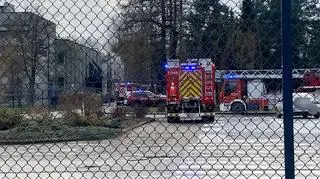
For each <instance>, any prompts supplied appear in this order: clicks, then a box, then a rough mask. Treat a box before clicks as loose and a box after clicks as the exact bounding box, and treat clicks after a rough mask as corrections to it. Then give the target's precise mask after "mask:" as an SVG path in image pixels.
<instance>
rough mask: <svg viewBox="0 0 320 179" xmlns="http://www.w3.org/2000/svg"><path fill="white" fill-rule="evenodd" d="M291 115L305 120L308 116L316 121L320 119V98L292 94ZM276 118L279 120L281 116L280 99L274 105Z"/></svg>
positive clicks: (311, 95) (302, 93) (306, 94)
mask: <svg viewBox="0 0 320 179" xmlns="http://www.w3.org/2000/svg"><path fill="white" fill-rule="evenodd" d="M292 98H293V115H294V116H303V118H307V117H308V116H313V117H314V118H316V119H318V118H319V117H320V99H319V98H320V96H319V95H318V96H315V95H314V94H311V93H305V92H298V93H293V97H292ZM276 110H277V117H278V118H281V117H282V116H283V101H282V99H280V100H279V101H278V102H277V104H276Z"/></svg>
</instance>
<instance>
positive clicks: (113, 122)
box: [104, 118, 122, 128]
mask: <svg viewBox="0 0 320 179" xmlns="http://www.w3.org/2000/svg"><path fill="white" fill-rule="evenodd" d="M121 119H122V118H116V119H110V120H107V121H105V123H104V127H109V128H120V126H121V122H120V120H121Z"/></svg>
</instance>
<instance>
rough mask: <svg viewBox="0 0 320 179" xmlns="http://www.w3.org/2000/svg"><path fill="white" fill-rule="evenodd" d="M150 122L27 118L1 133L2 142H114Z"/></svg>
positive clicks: (115, 119)
mask: <svg viewBox="0 0 320 179" xmlns="http://www.w3.org/2000/svg"><path fill="white" fill-rule="evenodd" d="M69 117H70V116H69ZM146 120H147V119H143V118H142V119H141V118H128V117H126V118H125V117H120V118H114V119H110V118H107V117H104V118H98V119H95V120H94V119H93V118H88V117H84V116H81V117H79V116H77V115H74V116H73V118H67V119H52V118H49V119H48V118H45V117H37V118H32V119H23V120H21V121H20V122H19V123H17V124H16V125H15V126H14V127H13V128H10V129H9V130H3V131H0V143H1V142H2V143H8V142H22V143H25V142H27V143H28V142H34V141H37V142H41V141H42V142H49V141H70V140H72V141H79V140H102V139H110V138H115V137H117V136H119V135H121V134H122V131H123V129H126V128H130V127H133V126H134V125H136V124H138V123H140V122H144V121H146Z"/></svg>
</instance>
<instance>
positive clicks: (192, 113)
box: [166, 59, 215, 122]
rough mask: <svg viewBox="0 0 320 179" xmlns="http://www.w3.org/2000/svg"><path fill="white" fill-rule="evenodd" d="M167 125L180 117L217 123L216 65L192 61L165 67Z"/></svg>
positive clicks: (199, 60)
mask: <svg viewBox="0 0 320 179" xmlns="http://www.w3.org/2000/svg"><path fill="white" fill-rule="evenodd" d="M166 94H167V100H166V103H167V104H166V105H167V121H168V122H177V121H180V117H181V116H187V118H188V119H193V120H196V119H198V118H199V117H201V120H204V121H209V120H214V115H215V114H214V107H215V65H214V64H213V63H212V62H211V59H192V60H187V62H185V63H180V61H179V60H178V59H170V60H168V62H167V65H166Z"/></svg>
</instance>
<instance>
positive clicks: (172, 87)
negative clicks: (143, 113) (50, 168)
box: [169, 82, 177, 97]
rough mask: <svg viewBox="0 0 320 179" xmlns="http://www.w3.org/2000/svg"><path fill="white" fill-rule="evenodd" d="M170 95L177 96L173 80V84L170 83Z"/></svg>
mask: <svg viewBox="0 0 320 179" xmlns="http://www.w3.org/2000/svg"><path fill="white" fill-rule="evenodd" d="M169 96H171V97H175V96H177V89H176V87H175V85H174V83H173V82H171V85H170V90H169Z"/></svg>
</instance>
